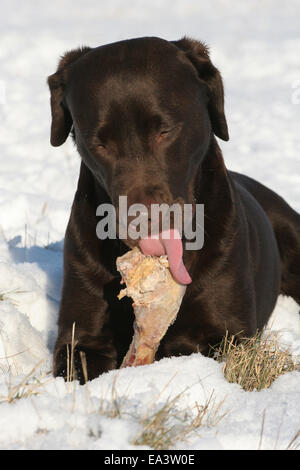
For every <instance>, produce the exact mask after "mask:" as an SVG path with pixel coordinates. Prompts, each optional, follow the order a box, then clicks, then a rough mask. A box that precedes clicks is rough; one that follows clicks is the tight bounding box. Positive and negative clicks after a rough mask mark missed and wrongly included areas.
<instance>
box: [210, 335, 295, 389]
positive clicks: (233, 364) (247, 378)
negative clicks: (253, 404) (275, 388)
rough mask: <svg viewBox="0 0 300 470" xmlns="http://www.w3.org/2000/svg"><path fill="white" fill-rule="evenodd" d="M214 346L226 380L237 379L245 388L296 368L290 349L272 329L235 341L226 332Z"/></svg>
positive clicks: (259, 385) (262, 385)
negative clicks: (217, 345) (221, 339)
mask: <svg viewBox="0 0 300 470" xmlns="http://www.w3.org/2000/svg"><path fill="white" fill-rule="evenodd" d="M214 350H215V356H216V358H217V360H218V361H219V362H224V366H223V373H224V376H225V378H226V380H228V382H230V383H238V384H239V385H241V387H242V388H243V389H244V390H246V391H252V390H261V389H263V388H268V387H270V385H271V384H272V383H273V381H274V380H275V379H277V377H279V376H280V375H282V374H286V373H287V372H291V371H294V370H300V364H299V362H296V361H295V360H294V359H293V358H292V355H291V352H290V349H289V348H283V347H282V346H281V345H280V343H279V340H278V337H277V336H275V335H274V333H269V334H264V333H263V332H260V333H257V334H256V335H255V336H254V337H252V338H244V339H242V340H241V341H238V342H237V341H236V338H235V337H234V336H231V337H229V335H228V334H226V336H225V338H224V340H223V342H222V343H221V345H220V346H219V347H218V348H216V349H214Z"/></svg>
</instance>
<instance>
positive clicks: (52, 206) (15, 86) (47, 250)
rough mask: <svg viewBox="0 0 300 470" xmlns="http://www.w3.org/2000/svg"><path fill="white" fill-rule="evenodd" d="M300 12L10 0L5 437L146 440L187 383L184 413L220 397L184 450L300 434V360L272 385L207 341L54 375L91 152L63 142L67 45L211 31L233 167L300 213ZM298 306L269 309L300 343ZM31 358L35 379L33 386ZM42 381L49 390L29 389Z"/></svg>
mask: <svg viewBox="0 0 300 470" xmlns="http://www.w3.org/2000/svg"><path fill="white" fill-rule="evenodd" d="M299 18H300V6H299V2H298V0H290V1H289V2H285V3H284V2H281V1H279V0H273V1H271V0H266V1H264V2H260V1H259V0H253V1H252V2H237V1H235V0H227V1H226V2H225V0H213V1H211V2H199V1H197V0H189V2H187V1H184V0H165V1H161V0H152V2H148V1H145V0H127V2H124V1H122V0H111V1H110V2H104V1H99V0H98V1H96V0H86V1H85V2H80V1H74V0H73V1H72V2H71V1H70V0H60V1H58V0H52V1H51V2H37V1H35V0H28V1H27V2H18V1H17V0H3V1H2V4H1V49H0V61H1V76H0V123H1V133H0V144H1V157H0V159H1V174H0V214H1V215H0V295H1V299H2V300H0V448H2V449H129V450H133V449H145V448H147V446H137V445H135V444H134V443H133V442H134V441H135V439H136V436H137V435H138V434H139V432H140V430H141V427H140V424H139V419H138V417H142V416H145V414H146V413H147V410H148V412H149V413H150V412H151V410H152V411H153V410H155V409H157V408H159V407H160V406H163V405H164V404H165V403H167V402H168V400H171V399H172V398H174V397H176V396H178V395H179V394H181V395H180V396H179V397H178V398H177V400H176V407H177V411H178V416H180V413H185V412H186V410H187V409H188V410H190V413H191V414H193V413H194V412H195V403H197V404H198V406H203V405H205V403H206V402H207V400H209V398H210V397H212V399H211V401H210V407H211V410H210V413H209V414H208V416H207V417H206V421H205V423H204V425H203V426H202V427H200V428H199V429H198V431H197V432H196V433H195V434H193V435H191V436H190V437H189V439H188V440H186V441H183V442H181V441H178V442H177V444H175V447H176V448H178V449H191V450H197V449H258V448H261V449H285V448H287V447H288V446H289V444H290V443H291V441H292V439H293V437H294V436H295V434H296V433H297V432H298V431H299V429H300V412H299V411H300V408H299V403H300V373H299V372H291V373H287V374H286V375H283V376H281V377H279V378H278V379H277V380H276V381H275V382H274V383H273V384H272V385H271V387H270V388H269V389H267V390H262V391H260V392H258V391H254V392H245V391H244V390H242V388H241V387H240V386H239V385H237V384H229V383H228V382H226V380H225V379H224V377H223V373H222V364H219V363H217V362H216V361H214V360H212V359H208V358H205V357H202V356H201V355H200V354H193V355H192V356H190V357H180V358H171V359H163V360H161V361H159V362H157V363H154V364H152V365H150V366H144V367H139V368H128V369H124V370H121V371H112V372H109V373H107V374H103V375H102V376H101V377H99V378H97V379H95V380H93V381H92V382H90V383H88V384H87V385H85V386H79V385H78V383H77V382H75V383H72V384H66V383H64V381H63V380H62V379H61V378H57V379H53V378H52V377H51V375H49V374H47V372H48V371H49V370H50V369H51V360H52V359H51V355H52V350H53V344H54V341H55V336H56V331H57V330H56V320H57V311H58V305H59V300H60V289H61V279H62V249H63V237H64V231H65V227H66V223H67V220H68V216H69V211H70V206H71V203H72V198H73V195H74V191H75V187H76V182H77V177H78V169H79V158H78V156H77V154H76V151H75V149H74V147H73V145H72V143H71V142H70V140H69V141H68V142H67V143H66V144H65V145H64V146H62V147H60V148H56V149H54V148H52V147H51V146H50V144H49V126H50V109H49V93H48V89H47V86H46V77H47V76H48V75H50V74H51V73H53V72H54V71H55V67H56V64H57V61H58V58H59V56H60V55H61V54H62V53H63V52H64V51H65V50H68V49H71V48H75V47H77V46H79V45H83V44H86V45H90V46H97V45H100V44H105V43H108V42H111V41H117V40H120V39H126V38H130V37H138V36H145V35H154V36H155V35H156V36H160V37H163V38H166V39H178V38H180V37H181V36H183V35H185V34H186V35H189V36H192V37H195V38H198V39H202V40H204V41H206V42H207V43H208V44H209V45H210V47H211V54H212V58H213V60H214V62H215V64H216V65H217V66H218V67H219V68H220V70H221V72H222V75H223V78H224V82H225V91H226V112H227V118H228V124H229V131H230V139H231V140H230V141H229V142H228V143H221V146H222V149H223V151H224V157H225V161H226V163H227V166H228V167H229V168H231V169H234V170H236V171H240V172H243V173H245V174H248V175H249V176H252V177H254V178H256V179H258V180H260V181H261V182H263V183H264V184H266V185H267V186H269V187H271V188H272V189H274V190H275V191H277V192H278V193H280V194H281V195H282V196H283V197H284V198H285V199H286V200H287V201H288V202H289V203H290V204H291V205H292V206H293V207H294V208H295V209H297V210H298V211H299V210H300V159H299V153H300V141H299V117H300V103H299V100H298V97H299V74H300V71H299V53H298V51H299V46H300V33H299ZM297 87H298V88H297ZM298 312H299V306H298V305H297V304H296V303H295V302H294V301H293V300H292V299H290V298H284V297H280V298H279V299H278V304H277V306H276V309H275V311H274V313H273V315H272V318H271V320H270V323H269V325H270V327H271V328H272V329H273V330H275V331H279V332H280V334H281V342H282V343H283V344H285V345H288V346H290V347H291V350H292V352H293V353H294V354H295V356H297V355H299V354H300V320H299V313H298ZM32 370H33V373H32V374H31V375H32V376H33V377H36V379H30V384H28V378H26V375H27V374H30V372H31V371H32ZM37 378H39V380H40V382H37ZM22 381H23V385H22V386H20V387H19V388H18V389H15V390H18V391H17V392H15V395H14V387H15V386H17V385H18V384H22ZM34 386H36V387H37V388H36V391H37V392H39V393H38V394H33V393H28V394H26V391H27V390H28V387H29V388H30V387H32V388H33V389H34ZM34 390H35V389H34ZM17 393H19V395H20V396H19V398H17V397H16V394H17ZM12 396H15V398H16V399H15V400H13V401H12V402H8V400H7V398H8V397H12ZM114 400H115V405H116V403H117V404H118V406H119V408H118V409H119V412H116V414H117V416H115V417H113V415H112V412H113V411H114V409H113V410H112V409H111V407H112V403H113V402H114ZM219 405H220V406H219ZM218 406H219V408H218ZM115 411H116V410H115ZM224 414H225V416H224V417H223V418H222V419H220V420H218V419H217V418H218V417H221V416H222V415H224ZM173 419H175V418H173ZM298 444H299V442H298Z"/></svg>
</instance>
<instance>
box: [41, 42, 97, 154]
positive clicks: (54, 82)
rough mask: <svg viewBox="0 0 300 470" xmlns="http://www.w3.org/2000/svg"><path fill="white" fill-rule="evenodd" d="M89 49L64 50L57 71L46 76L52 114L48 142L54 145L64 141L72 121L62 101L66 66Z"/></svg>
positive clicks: (66, 73)
mask: <svg viewBox="0 0 300 470" xmlns="http://www.w3.org/2000/svg"><path fill="white" fill-rule="evenodd" d="M90 50H91V48H90V47H82V48H78V49H75V50H73V51H69V52H66V53H65V54H64V55H63V56H62V57H61V59H60V61H59V64H58V68H57V71H56V72H55V73H54V74H53V75H50V76H49V77H48V86H49V88H50V93H51V100H50V103H51V115H52V123H51V137H50V142H51V145H53V146H54V147H58V146H59V145H62V144H63V143H64V142H65V140H66V139H67V137H68V135H69V132H70V130H71V127H72V123H73V121H72V116H71V114H70V111H69V110H68V108H67V105H66V103H65V102H64V89H65V86H66V83H67V80H68V66H69V65H70V64H71V63H73V62H75V61H76V60H77V59H79V58H80V57H81V56H82V55H84V54H86V53H87V52H88V51H90Z"/></svg>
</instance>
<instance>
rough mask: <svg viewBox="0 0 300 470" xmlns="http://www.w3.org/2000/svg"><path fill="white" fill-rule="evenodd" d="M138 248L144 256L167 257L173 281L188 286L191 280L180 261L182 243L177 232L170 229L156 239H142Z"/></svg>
mask: <svg viewBox="0 0 300 470" xmlns="http://www.w3.org/2000/svg"><path fill="white" fill-rule="evenodd" d="M139 246H140V249H141V250H142V252H143V253H144V255H152V256H162V255H165V254H166V255H167V256H168V261H169V266H170V271H171V273H172V276H173V277H174V279H175V281H177V282H179V283H180V284H190V283H191V282H192V279H191V278H190V276H189V273H188V272H187V270H186V267H185V266H184V264H183V261H182V253H183V249H182V241H181V238H180V235H179V232H178V230H176V229H172V230H168V231H165V232H162V233H160V234H159V238H158V236H157V237H156V238H154V237H153V238H151V237H150V238H142V239H141V240H139Z"/></svg>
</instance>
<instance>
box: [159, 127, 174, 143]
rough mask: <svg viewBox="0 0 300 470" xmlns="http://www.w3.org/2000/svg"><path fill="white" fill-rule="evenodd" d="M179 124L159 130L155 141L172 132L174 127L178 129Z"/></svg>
mask: <svg viewBox="0 0 300 470" xmlns="http://www.w3.org/2000/svg"><path fill="white" fill-rule="evenodd" d="M178 128H179V126H175V127H171V128H170V129H165V130H163V131H160V133H159V134H158V136H157V141H158V142H160V141H162V140H163V139H164V138H166V137H168V136H169V135H170V134H172V132H174V131H175V130H176V129H178Z"/></svg>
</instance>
